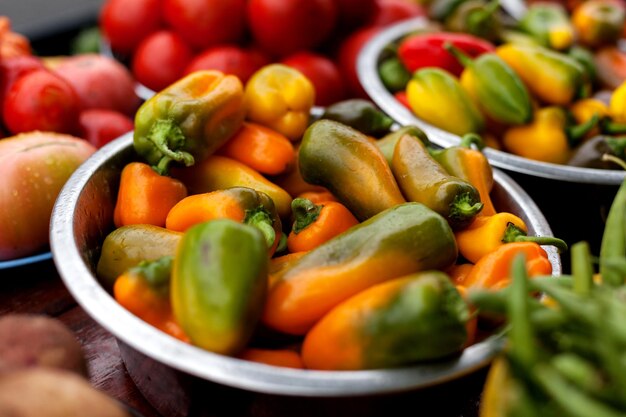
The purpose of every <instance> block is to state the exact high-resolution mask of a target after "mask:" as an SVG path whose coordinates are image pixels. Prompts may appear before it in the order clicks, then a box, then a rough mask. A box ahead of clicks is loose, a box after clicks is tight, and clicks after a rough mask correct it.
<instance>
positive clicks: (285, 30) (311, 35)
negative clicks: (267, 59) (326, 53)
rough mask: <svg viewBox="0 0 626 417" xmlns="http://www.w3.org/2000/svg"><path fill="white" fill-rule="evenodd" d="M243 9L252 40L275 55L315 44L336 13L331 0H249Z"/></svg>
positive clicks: (332, 26)
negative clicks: (244, 9)
mask: <svg viewBox="0 0 626 417" xmlns="http://www.w3.org/2000/svg"><path fill="white" fill-rule="evenodd" d="M247 13H248V24H249V27H250V30H251V32H252V37H253V38H254V40H255V41H256V43H257V44H258V45H259V46H260V47H261V48H263V49H264V50H265V51H267V52H268V53H270V54H273V55H276V56H286V55H288V54H291V53H293V52H296V51H299V50H302V49H313V48H315V47H316V46H319V45H320V44H322V43H323V42H324V41H326V40H327V39H328V38H329V36H330V35H331V33H332V31H333V30H334V29H335V25H336V22H337V17H338V9H337V5H336V4H335V0H249V2H248V9H247Z"/></svg>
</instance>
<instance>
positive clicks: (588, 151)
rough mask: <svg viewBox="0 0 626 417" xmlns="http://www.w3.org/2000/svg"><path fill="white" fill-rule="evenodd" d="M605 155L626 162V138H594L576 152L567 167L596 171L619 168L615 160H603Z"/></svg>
mask: <svg viewBox="0 0 626 417" xmlns="http://www.w3.org/2000/svg"><path fill="white" fill-rule="evenodd" d="M604 155H613V156H615V157H616V158H619V159H621V160H623V161H626V137H624V136H622V137H611V136H605V135H597V136H594V137H592V138H591V139H588V140H586V141H584V142H583V143H582V144H580V145H579V146H578V147H577V148H576V149H575V150H574V153H573V154H572V156H571V157H570V159H569V160H568V161H567V165H572V166H577V167H585V168H596V169H618V168H619V166H618V165H617V164H616V163H615V162H614V160H613V161H610V160H605V159H603V157H604Z"/></svg>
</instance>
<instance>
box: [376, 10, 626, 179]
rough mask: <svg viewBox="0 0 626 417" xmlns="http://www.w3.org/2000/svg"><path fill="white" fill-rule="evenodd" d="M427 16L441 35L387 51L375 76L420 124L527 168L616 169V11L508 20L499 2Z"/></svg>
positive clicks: (619, 66)
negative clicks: (478, 142)
mask: <svg viewBox="0 0 626 417" xmlns="http://www.w3.org/2000/svg"><path fill="white" fill-rule="evenodd" d="M429 14H430V17H431V19H433V20H435V21H437V22H439V24H440V28H439V29H437V30H435V31H433V30H424V31H420V32H417V33H409V34H407V35H405V36H403V37H402V38H400V39H399V40H397V41H396V42H394V43H393V44H390V45H389V47H388V48H387V50H386V51H385V54H384V56H383V57H381V60H380V63H379V67H378V72H379V74H380V77H381V80H382V82H383V84H384V85H385V86H386V88H387V89H388V90H389V91H390V92H393V93H394V95H395V96H396V98H397V99H398V100H400V101H401V102H402V103H404V104H405V105H406V106H407V107H408V108H409V109H410V110H411V111H412V112H413V113H414V114H415V115H416V116H417V117H418V118H419V119H421V120H423V121H425V122H427V123H429V124H431V125H434V126H436V127H438V128H440V129H443V130H445V131H448V132H451V133H454V134H456V135H459V136H462V135H464V134H466V133H470V132H475V133H480V134H482V135H483V136H484V137H485V141H486V143H487V145H488V146H490V147H493V148H494V149H497V150H502V151H505V152H509V153H512V154H515V155H519V156H521V157H524V158H528V159H530V160H533V161H541V162H547V163H552V164H560V165H572V166H578V167H587V168H604V169H621V168H622V166H623V165H624V164H623V160H624V145H625V144H626V139H624V136H623V135H624V134H625V133H626V125H625V124H624V122H625V121H626V118H625V116H624V108H625V104H624V103H625V102H624V91H626V84H624V82H625V80H626V73H625V72H624V68H625V67H624V62H626V60H625V58H626V53H624V52H623V51H621V50H620V48H619V46H618V43H619V42H620V40H621V39H622V36H623V32H624V21H625V17H626V12H625V8H624V5H623V4H622V3H621V2H617V1H613V0H593V1H586V2H583V3H580V4H577V5H575V6H572V7H571V9H567V8H566V7H565V6H563V5H562V4H560V3H557V2H534V3H531V4H530V5H529V6H528V8H527V9H526V10H524V12H523V13H521V14H520V15H519V16H517V17H518V18H517V19H514V18H512V17H511V16H509V15H507V14H505V13H504V12H503V10H502V9H500V8H499V7H498V3H497V2H485V1H482V0H476V1H474V0H467V1H448V0H440V1H435V2H433V3H432V4H431V6H430V10H429ZM433 104H435V105H433ZM604 155H606V156H604ZM603 158H604V159H603Z"/></svg>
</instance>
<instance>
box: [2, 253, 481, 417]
mask: <svg viewBox="0 0 626 417" xmlns="http://www.w3.org/2000/svg"><path fill="white" fill-rule="evenodd" d="M8 313H30V314H45V315H48V316H51V317H57V318H59V319H60V320H61V321H62V322H64V323H65V324H66V325H67V326H69V328H70V329H71V330H72V331H73V332H74V333H75V335H76V337H77V339H78V340H79V341H80V343H81V344H82V346H83V349H84V352H85V355H86V358H87V362H88V368H89V372H90V377H91V383H92V385H93V386H95V387H96V388H98V389H100V390H102V391H104V392H106V393H107V394H109V395H110V396H112V397H113V398H116V399H118V400H119V401H122V402H123V403H125V404H127V405H128V406H129V407H131V408H133V409H134V410H136V411H138V412H139V413H141V414H142V415H143V416H144V417H161V416H160V414H159V413H157V412H156V411H155V409H154V408H153V407H152V406H151V405H150V404H149V403H148V402H147V401H146V400H145V399H144V398H143V396H142V395H141V392H139V391H138V389H137V387H136V386H135V384H134V383H133V381H132V380H131V378H130V376H129V375H128V373H127V371H126V368H125V367H124V363H123V362H122V359H121V357H120V352H119V348H118V345H117V342H116V339H115V338H114V337H113V335H111V333H109V332H108V331H107V330H105V329H104V328H102V327H101V326H100V325H99V324H97V323H96V322H95V321H94V320H93V319H92V318H91V317H89V316H88V315H87V314H86V313H85V312H84V310H83V309H82V308H81V307H80V306H78V305H77V303H76V301H75V300H74V299H73V298H72V296H71V294H70V293H69V292H68V291H67V289H66V288H65V286H64V284H63V281H62V280H61V278H60V277H59V275H58V273H57V271H56V268H55V266H54V263H53V262H52V261H51V260H49V261H44V262H40V263H38V264H34V265H28V266H23V267H19V268H14V269H4V270H0V315H3V314H8ZM485 373H486V372H483V371H481V372H478V373H476V374H474V375H472V376H470V377H469V378H466V379H465V380H464V381H462V382H455V383H451V384H444V385H443V386H441V387H438V388H436V389H434V390H431V391H430V393H432V396H433V398H435V399H434V400H433V401H429V402H432V403H439V402H447V401H449V403H448V404H447V405H444V406H443V408H442V409H440V410H439V413H437V414H431V412H430V411H428V410H426V409H415V408H414V406H415V404H413V402H417V403H420V400H415V401H414V400H412V399H410V398H409V399H408V400H407V401H406V402H405V403H404V404H403V405H399V407H400V408H404V409H406V408H408V409H406V412H407V413H408V414H407V415H411V416H420V415H426V416H432V415H437V416H438V417H475V416H477V409H478V403H479V398H480V392H481V391H482V384H483V382H484V377H485ZM430 393H429V394H428V396H431V395H430ZM452 404H454V405H452ZM338 405H341V404H340V403H339V402H338ZM418 406H419V404H418ZM446 410H454V411H453V412H452V411H446ZM422 413H425V414H422ZM218 414H219V415H220V416H226V415H230V414H228V413H226V414H222V413H221V412H220V413H216V414H215V417H218ZM402 414H404V412H403V413H402ZM238 415H240V414H238ZM263 415H265V414H263ZM385 415H386V416H387V415H391V414H388V413H385ZM163 417H167V416H163Z"/></svg>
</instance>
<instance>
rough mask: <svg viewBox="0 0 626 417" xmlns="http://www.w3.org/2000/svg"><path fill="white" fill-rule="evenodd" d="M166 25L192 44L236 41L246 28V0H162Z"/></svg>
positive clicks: (202, 46)
mask: <svg viewBox="0 0 626 417" xmlns="http://www.w3.org/2000/svg"><path fill="white" fill-rule="evenodd" d="M163 16H164V19H165V21H166V22H167V23H168V24H169V26H170V27H171V28H172V29H173V30H174V31H176V32H177V33H178V34H179V35H180V36H182V38H183V39H184V40H185V41H186V42H187V43H188V44H189V45H191V46H192V47H194V48H196V49H204V48H206V47H209V46H213V45H217V44H219V43H229V42H233V43H237V42H239V41H241V40H242V39H243V37H244V35H245V30H246V0H163Z"/></svg>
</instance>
